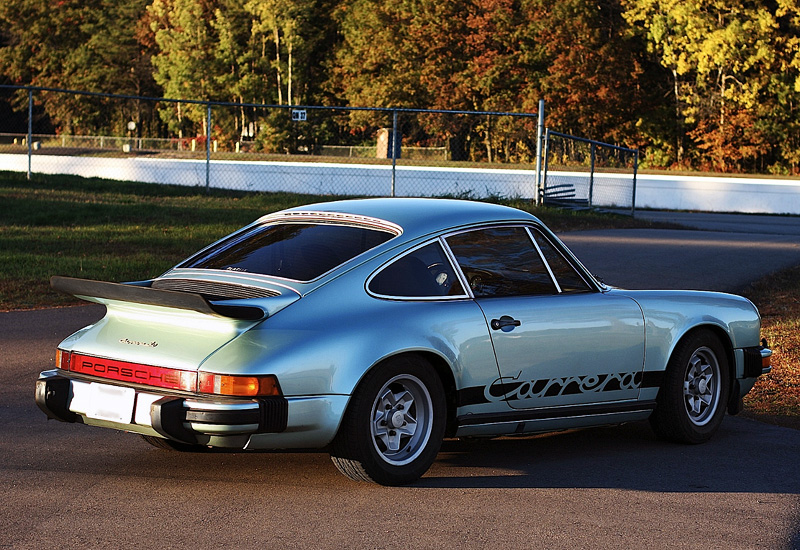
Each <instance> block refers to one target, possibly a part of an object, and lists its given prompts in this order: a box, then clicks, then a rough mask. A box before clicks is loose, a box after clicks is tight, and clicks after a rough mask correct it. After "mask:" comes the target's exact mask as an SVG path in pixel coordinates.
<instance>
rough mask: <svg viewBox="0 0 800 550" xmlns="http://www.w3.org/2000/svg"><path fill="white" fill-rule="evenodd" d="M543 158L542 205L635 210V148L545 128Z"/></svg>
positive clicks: (637, 162) (636, 163) (636, 164)
mask: <svg viewBox="0 0 800 550" xmlns="http://www.w3.org/2000/svg"><path fill="white" fill-rule="evenodd" d="M544 157H545V161H544V170H543V184H542V193H541V196H542V200H543V202H544V203H545V204H551V205H560V206H569V207H573V208H574V207H588V208H595V207H604V208H612V209H620V210H625V211H630V213H631V215H633V214H634V212H635V211H636V174H637V170H638V165H639V151H638V150H636V149H628V148H625V147H618V146H616V145H609V144H607V143H601V142H599V141H593V140H589V139H584V138H580V137H576V136H570V135H566V134H560V133H558V132H553V131H550V130H547V131H546V132H545V146H544Z"/></svg>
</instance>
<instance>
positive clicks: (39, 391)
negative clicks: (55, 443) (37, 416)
mask: <svg viewBox="0 0 800 550" xmlns="http://www.w3.org/2000/svg"><path fill="white" fill-rule="evenodd" d="M70 391H71V389H70V380H69V378H66V377H64V376H60V375H57V374H54V375H52V376H50V377H48V378H40V379H38V380H37V381H36V398H35V399H36V404H37V405H38V406H39V408H40V409H42V411H43V412H44V414H46V415H47V418H51V419H54V420H59V421H61V422H78V423H83V419H82V418H81V416H80V415H78V414H75V413H74V412H72V411H71V410H69V405H68V403H69V400H70Z"/></svg>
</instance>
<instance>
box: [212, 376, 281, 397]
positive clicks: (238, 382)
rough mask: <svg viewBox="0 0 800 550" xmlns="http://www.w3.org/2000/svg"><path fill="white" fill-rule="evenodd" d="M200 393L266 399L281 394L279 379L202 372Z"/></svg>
mask: <svg viewBox="0 0 800 550" xmlns="http://www.w3.org/2000/svg"><path fill="white" fill-rule="evenodd" d="M197 389H198V391H199V392H201V393H213V394H216V395H230V396H236V397H266V396H278V395H280V394H281V391H280V388H279V386H278V379H277V378H275V376H273V375H268V376H231V375H226V374H213V373H210V372H201V373H200V381H199V384H198V388H197Z"/></svg>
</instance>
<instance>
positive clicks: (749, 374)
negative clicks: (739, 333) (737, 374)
mask: <svg viewBox="0 0 800 550" xmlns="http://www.w3.org/2000/svg"><path fill="white" fill-rule="evenodd" d="M762 349H763V348H761V347H759V346H753V347H751V348H742V351H743V352H744V377H745V378H758V377H759V376H761V375H762V374H763V368H762V366H761V364H762V358H761V350H762Z"/></svg>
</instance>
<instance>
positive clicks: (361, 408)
mask: <svg viewBox="0 0 800 550" xmlns="http://www.w3.org/2000/svg"><path fill="white" fill-rule="evenodd" d="M445 406H446V405H445V399H444V388H443V387H442V383H441V380H440V379H439V376H438V375H437V374H436V371H435V370H434V369H433V367H431V365H430V364H429V363H427V362H426V361H424V360H423V359H421V358H420V357H417V356H402V357H398V358H395V359H392V360H390V361H387V362H386V363H384V364H381V365H378V366H376V367H375V368H374V369H373V370H372V371H370V372H369V373H368V374H367V375H366V376H365V378H364V380H363V381H362V382H361V384H360V385H359V387H358V388H357V390H356V392H355V394H354V395H353V398H352V400H351V402H350V405H349V406H348V409H347V413H346V414H345V417H344V420H343V421H342V426H341V427H340V429H339V433H338V434H337V436H336V439H335V440H334V442H333V445H332V449H331V459H332V460H333V463H334V464H335V465H336V467H337V468H338V469H339V471H340V472H342V473H343V474H344V475H346V476H347V477H349V478H350V479H354V480H356V481H372V482H375V483H380V484H381V485H404V484H407V483H411V482H413V481H416V480H417V479H419V478H420V477H421V476H422V475H423V474H424V473H425V472H426V471H427V470H428V468H430V466H431V464H432V463H433V461H434V460H435V458H436V454H437V453H438V452H439V447H440V446H441V443H442V438H443V436H444V428H445Z"/></svg>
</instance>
